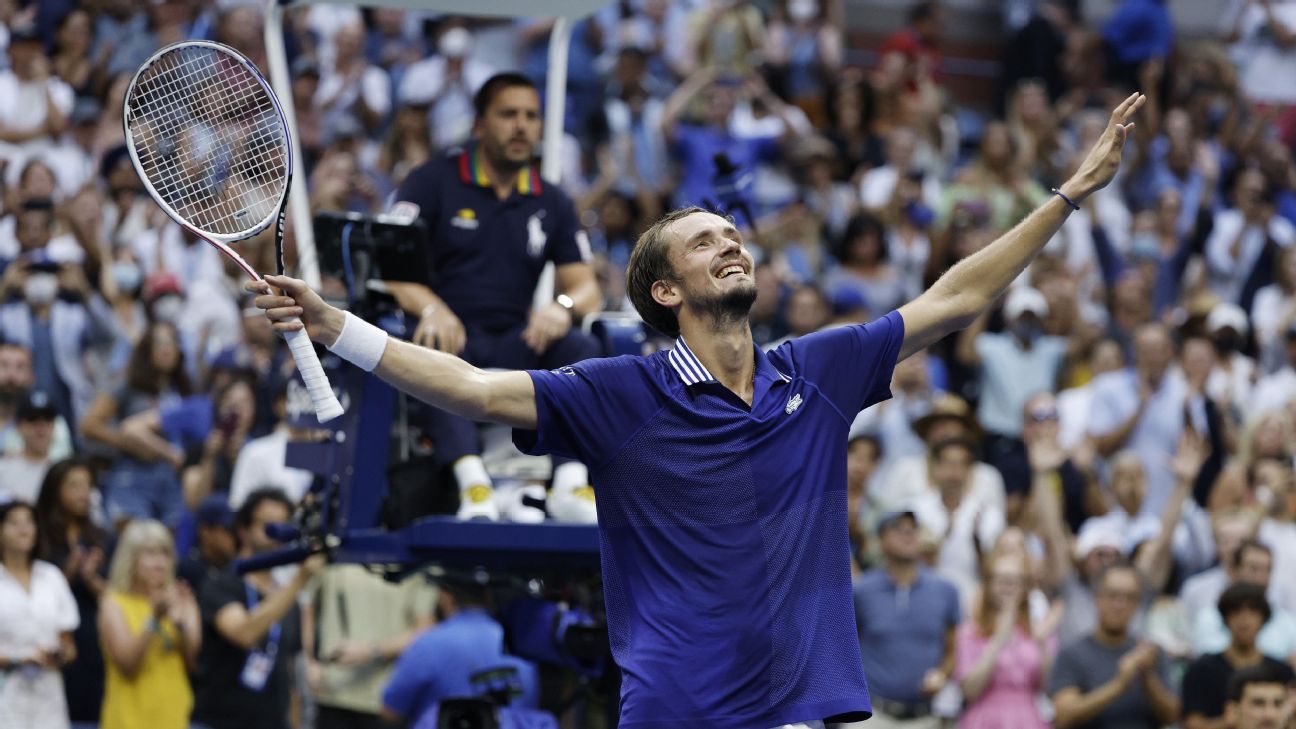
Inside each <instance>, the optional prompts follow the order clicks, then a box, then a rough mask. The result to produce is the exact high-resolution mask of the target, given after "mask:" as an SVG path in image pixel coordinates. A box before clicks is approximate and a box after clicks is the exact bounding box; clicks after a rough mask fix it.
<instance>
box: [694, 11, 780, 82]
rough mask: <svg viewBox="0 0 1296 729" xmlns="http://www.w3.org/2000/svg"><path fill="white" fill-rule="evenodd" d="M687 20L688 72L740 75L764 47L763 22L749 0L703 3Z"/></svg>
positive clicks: (766, 40) (765, 39)
mask: <svg viewBox="0 0 1296 729" xmlns="http://www.w3.org/2000/svg"><path fill="white" fill-rule="evenodd" d="M696 7H697V9H696V10H694V11H693V14H692V15H691V16H690V17H689V20H688V43H689V47H690V51H691V53H690V54H689V56H688V58H689V60H690V64H689V66H688V68H687V70H689V71H691V70H695V69H711V70H715V71H717V72H719V73H730V74H742V73H744V72H746V70H747V69H749V68H751V67H752V66H753V65H755V64H754V63H753V61H755V60H756V58H758V56H757V54H759V53H761V51H762V50H763V49H764V48H765V46H766V43H767V42H768V39H767V38H766V35H765V21H764V19H763V18H762V17H761V12H760V9H759V8H757V7H756V6H755V5H754V4H752V3H751V2H748V0H705V1H704V2H700V3H698V4H697V6H696Z"/></svg>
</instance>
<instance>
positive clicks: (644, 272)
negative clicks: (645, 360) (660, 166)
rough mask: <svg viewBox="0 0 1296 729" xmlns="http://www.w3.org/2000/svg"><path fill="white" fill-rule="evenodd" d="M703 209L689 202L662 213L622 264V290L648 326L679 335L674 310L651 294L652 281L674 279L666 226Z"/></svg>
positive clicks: (665, 332) (668, 334) (674, 335)
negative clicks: (623, 288) (624, 264)
mask: <svg viewBox="0 0 1296 729" xmlns="http://www.w3.org/2000/svg"><path fill="white" fill-rule="evenodd" d="M705 212H706V210H703V209H702V208H699V207H696V206H693V207H686V208H680V209H678V210H672V211H671V212H669V213H666V214H665V215H663V216H662V217H661V218H660V219H658V220H657V222H655V223H653V224H652V225H651V226H649V227H648V230H645V231H644V232H643V235H641V236H639V240H638V241H636V242H635V247H634V250H633V251H631V252H630V263H629V264H628V265H627V266H626V293H627V294H628V295H629V296H630V303H632V304H634V308H635V311H637V312H639V316H640V317H641V318H643V320H644V321H645V322H647V324H648V326H650V327H652V328H653V329H656V330H657V331H659V332H661V333H662V334H665V335H666V336H668V337H678V336H679V333H680V331H679V319H677V318H676V316H675V312H673V311H671V310H670V309H668V308H666V307H665V306H662V305H661V304H658V303H657V302H656V301H655V300H654V299H653V296H652V287H653V284H654V283H656V282H658V281H675V280H677V279H676V277H675V267H674V266H673V265H671V261H670V238H668V237H667V235H666V228H668V227H669V226H670V224H671V223H674V222H675V221H677V220H680V219H682V218H686V217H688V216H690V215H692V214H694V213H705Z"/></svg>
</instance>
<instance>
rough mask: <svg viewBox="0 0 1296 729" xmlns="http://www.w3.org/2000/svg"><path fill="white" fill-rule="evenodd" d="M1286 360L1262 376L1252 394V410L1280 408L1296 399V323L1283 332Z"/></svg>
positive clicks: (1260, 411) (1256, 411)
mask: <svg viewBox="0 0 1296 729" xmlns="http://www.w3.org/2000/svg"><path fill="white" fill-rule="evenodd" d="M1283 348H1284V354H1285V360H1284V362H1283V365H1282V367H1280V368H1279V369H1278V370H1277V371H1275V372H1271V373H1270V374H1268V375H1265V376H1264V377H1261V378H1260V381H1259V382H1257V383H1256V386H1255V390H1253V391H1252V395H1251V412H1253V413H1263V412H1266V411H1269V410H1278V409H1281V408H1283V407H1286V406H1287V404H1288V403H1291V402H1292V401H1293V400H1296V325H1292V326H1289V327H1288V328H1287V330H1286V331H1285V332H1284V333H1283Z"/></svg>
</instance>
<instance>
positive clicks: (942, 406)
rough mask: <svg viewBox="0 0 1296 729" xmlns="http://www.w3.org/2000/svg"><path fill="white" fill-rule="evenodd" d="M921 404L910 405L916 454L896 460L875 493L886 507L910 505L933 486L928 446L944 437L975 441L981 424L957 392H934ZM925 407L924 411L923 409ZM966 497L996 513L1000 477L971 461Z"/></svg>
mask: <svg viewBox="0 0 1296 729" xmlns="http://www.w3.org/2000/svg"><path fill="white" fill-rule="evenodd" d="M924 406H925V403H921V404H919V405H918V406H916V407H915V408H914V410H915V414H916V413H922V414H921V415H920V416H919V417H916V418H915V419H914V420H913V425H912V427H913V432H914V433H916V434H917V435H918V437H919V438H921V439H922V443H923V450H922V452H921V453H920V454H917V455H913V456H906V457H903V458H899V459H897V460H896V461H895V462H894V463H893V464H891V466H890V467H889V468H888V469H887V474H886V477H885V481H884V482H883V484H884V485H883V488H882V489H881V492H880V493H879V494H878V499H879V500H880V503H882V504H884V505H885V506H886V508H892V509H894V508H902V507H912V505H913V504H914V503H916V501H917V500H918V499H919V498H921V497H922V496H923V494H925V493H927V492H928V491H930V490H932V489H933V486H932V477H931V458H930V453H931V449H932V448H933V447H934V446H935V445H936V444H937V443H941V442H944V441H947V440H968V441H972V442H975V441H976V440H977V439H978V438H979V437H980V434H981V426H980V425H979V424H978V423H977V421H976V418H975V417H973V415H972V410H971V408H969V407H968V404H967V401H966V400H964V399H963V398H961V397H959V396H958V395H952V394H950V393H938V394H936V395H934V396H933V397H932V398H931V401H930V406H929V407H924ZM924 410H926V412H924ZM971 468H972V472H971V474H970V475H969V477H968V478H969V479H970V483H969V487H968V493H967V497H968V499H969V500H970V501H975V502H978V503H985V504H989V505H991V508H992V509H997V510H998V511H999V512H1000V513H1002V512H1003V511H1004V483H1003V476H1001V475H1000V474H999V472H998V471H997V470H995V468H994V466H991V465H989V464H987V463H981V462H975V463H973V464H972V466H971Z"/></svg>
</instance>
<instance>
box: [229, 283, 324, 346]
mask: <svg viewBox="0 0 1296 729" xmlns="http://www.w3.org/2000/svg"><path fill="white" fill-rule="evenodd" d="M272 285H273V286H274V287H276V288H278V289H279V290H280V291H281V292H282V293H280V291H275V290H274V289H272V288H271V286H272ZM243 288H244V289H246V290H248V291H250V292H252V293H254V294H257V297H256V299H255V300H254V302H253V303H254V304H255V305H256V307H257V308H258V309H263V310H265V313H266V317H267V318H269V319H270V321H271V323H272V325H273V326H274V330H275V331H277V332H292V331H296V330H298V329H301V328H302V327H303V326H305V328H306V334H307V335H309V336H310V338H311V340H312V341H316V342H320V343H322V344H325V345H329V344H332V343H333V342H334V341H336V340H337V337H338V335H339V334H341V333H342V323H343V321H344V320H345V319H344V315H343V313H342V311H341V310H339V309H335V308H334V307H332V306H329V305H328V304H327V303H325V302H324V299H322V298H320V295H319V294H317V293H315V291H314V289H312V288H311V287H310V286H308V285H307V284H306V282H305V281H302V280H301V279H296V278H290V277H288V276H266V277H265V280H264V281H249V282H247V283H246V284H244V286H243ZM295 318H300V319H301V321H293V319H295Z"/></svg>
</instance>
